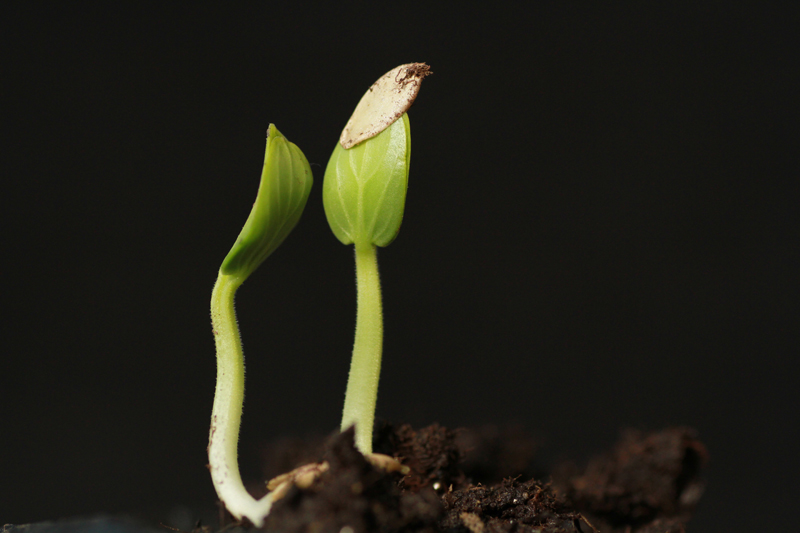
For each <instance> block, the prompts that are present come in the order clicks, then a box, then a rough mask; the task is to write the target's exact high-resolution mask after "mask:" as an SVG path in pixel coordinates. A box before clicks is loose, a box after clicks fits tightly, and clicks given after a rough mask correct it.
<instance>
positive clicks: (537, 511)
mask: <svg viewBox="0 0 800 533" xmlns="http://www.w3.org/2000/svg"><path fill="white" fill-rule="evenodd" d="M442 501H443V502H444V508H445V517H444V518H443V519H442V520H441V521H440V522H439V526H440V527H441V529H442V530H443V531H453V532H456V531H467V530H468V531H471V532H472V533H478V531H486V532H487V533H494V532H519V533H534V532H537V533H556V532H559V533H560V532H574V531H578V532H579V531H581V529H580V523H581V521H582V518H581V516H580V515H579V514H578V513H576V512H574V511H572V510H571V509H570V508H569V507H568V506H567V505H565V504H564V503H563V502H561V501H559V500H558V499H557V498H556V496H555V494H554V493H553V492H552V491H551V490H550V488H549V487H548V486H547V485H543V484H541V483H539V482H537V481H535V480H530V481H526V482H524V483H520V482H518V481H517V480H513V479H506V480H503V481H502V482H501V483H500V484H499V485H496V486H493V487H484V486H481V485H478V486H476V487H470V488H467V489H462V490H456V491H450V492H447V493H446V494H445V495H444V496H443V497H442ZM587 526H588V524H584V527H587ZM586 531H590V529H588V527H587V529H586Z"/></svg>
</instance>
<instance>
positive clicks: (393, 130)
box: [322, 63, 430, 455]
mask: <svg viewBox="0 0 800 533" xmlns="http://www.w3.org/2000/svg"><path fill="white" fill-rule="evenodd" d="M428 74H430V71H429V67H428V65H426V64H424V63H410V64H406V65H400V66H399V67H397V68H395V69H393V70H391V71H389V72H388V73H386V74H385V75H384V76H382V77H381V78H380V79H379V80H378V81H377V82H375V84H373V86H372V87H370V89H369V90H368V91H367V92H366V94H365V95H364V97H363V98H362V99H361V101H360V102H359V104H358V106H357V107H356V110H355V111H354V113H353V116H352V117H351V118H350V120H349V121H348V123H347V125H346V126H345V128H344V131H343V132H342V136H341V138H340V141H339V143H337V145H336V148H335V149H334V151H333V155H331V158H330V161H329V162H328V167H327V169H326V170H325V178H324V182H323V186H322V202H323V206H324V207H325V215H326V216H327V219H328V224H329V225H330V227H331V230H333V234H334V235H335V236H336V238H337V239H339V240H340V241H341V242H342V243H343V244H354V245H355V256H356V285H357V315H356V333H355V342H354V344H353V357H352V360H351V363H350V375H349V377H348V381H347V392H346V394H345V401H344V412H343V414H342V424H341V428H342V430H345V429H347V428H349V427H350V426H352V425H355V443H356V447H357V448H358V449H359V450H360V451H361V453H363V454H365V455H369V454H371V453H372V429H373V424H374V418H375V405H376V402H377V398H378V379H379V377H380V370H381V357H382V351H383V311H382V302H381V285H380V277H379V275H378V257H377V247H378V246H381V247H383V246H388V245H389V244H390V243H391V242H392V241H393V240H394V239H395V237H397V234H398V232H399V231H400V224H401V223H402V221H403V211H404V209H405V200H406V190H407V188H408V171H409V164H410V158H411V135H410V126H409V121H408V115H407V114H406V110H407V109H408V108H409V107H410V106H411V104H412V103H413V102H414V99H415V98H416V96H417V93H418V92H419V86H420V83H421V82H422V80H423V79H424V78H425V76H427V75H428Z"/></svg>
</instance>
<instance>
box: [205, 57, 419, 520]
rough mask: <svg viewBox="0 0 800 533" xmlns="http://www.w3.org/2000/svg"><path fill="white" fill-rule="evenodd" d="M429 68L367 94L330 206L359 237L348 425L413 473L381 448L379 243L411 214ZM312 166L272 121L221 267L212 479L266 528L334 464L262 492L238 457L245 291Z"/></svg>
mask: <svg viewBox="0 0 800 533" xmlns="http://www.w3.org/2000/svg"><path fill="white" fill-rule="evenodd" d="M428 74H429V70H428V66H427V65H425V64H424V63H411V64H408V65H401V66H399V67H397V68H395V69H393V70H391V71H389V72H388V73H387V74H385V75H384V76H383V77H381V79H379V80H378V81H377V82H376V83H375V84H374V85H373V86H372V87H371V88H370V90H369V91H367V94H365V95H364V97H363V98H362V99H361V101H360V102H359V104H358V106H357V107H356V110H355V112H354V113H353V116H352V118H351V119H350V121H349V122H348V123H347V126H345V129H344V131H343V132H342V136H341V139H340V142H339V143H338V144H337V145H336V148H335V149H334V152H333V155H332V156H331V159H330V162H329V163H328V168H327V169H326V171H325V182H324V186H323V193H322V194H323V204H324V207H325V213H326V215H327V218H328V223H329V224H330V226H331V229H332V230H333V233H334V235H336V237H337V238H338V239H339V240H340V241H342V242H343V243H344V244H355V254H356V277H357V282H358V314H357V318H356V337H355V344H354V347H353V359H352V363H351V367H350V377H349V379H348V383H347V393H346V397H345V406H344V413H343V418H342V429H346V428H348V427H349V426H351V425H353V424H355V426H356V446H357V447H358V448H359V449H360V450H361V452H362V453H363V454H365V455H366V456H367V458H368V459H369V460H370V461H371V462H372V463H373V464H374V465H375V466H376V467H378V468H381V469H383V470H387V471H401V472H407V471H408V469H407V467H403V466H402V465H400V463H399V462H397V461H396V460H395V459H393V458H391V457H387V456H382V455H380V454H373V453H372V427H373V419H374V416H375V403H376V399H377V394H378V377H379V374H380V366H381V351H382V345H383V316H382V310H381V288H380V280H379V278H378V263H377V255H376V247H377V246H387V245H388V244H389V243H391V242H392V241H393V240H394V238H395V237H396V236H397V233H398V231H399V230H400V224H401V222H402V220H403V210H404V208H405V197H406V188H407V185H408V168H409V162H410V154H411V144H410V142H411V141H410V134H409V122H408V116H406V111H407V110H408V108H409V107H410V106H411V104H412V103H413V101H414V99H415V98H416V95H417V93H418V92H419V85H420V83H421V82H422V80H423V79H424V78H425V76H427V75H428ZM311 182H312V177H311V169H310V168H309V164H308V161H307V160H306V158H305V156H304V155H303V153H302V152H301V151H300V149H299V148H297V146H295V145H294V144H292V143H290V142H289V141H287V140H286V138H285V137H283V135H281V134H280V133H279V132H278V130H277V129H275V126H273V125H270V127H269V132H268V135H267V148H266V154H265V157H264V169H263V171H262V174H261V185H260V186H259V189H258V196H257V198H256V202H255V204H254V205H253V210H252V211H251V212H250V216H249V217H248V219H247V222H246V223H245V225H244V228H243V229H242V232H241V233H240V234H239V237H238V238H237V239H236V243H235V244H234V245H233V248H231V251H230V252H229V253H228V255H227V257H225V260H224V261H223V262H222V266H221V267H220V270H219V276H218V277H217V282H216V284H215V285H214V290H213V293H212V295H211V322H212V326H213V330H214V338H215V341H216V347H217V386H216V393H215V395H214V407H213V411H212V415H211V430H210V433H209V439H208V441H209V442H208V459H209V468H210V470H211V478H212V481H213V482H214V487H215V489H216V491H217V495H218V496H219V498H220V500H222V501H223V502H224V504H225V507H226V508H227V509H228V511H230V513H231V514H232V515H233V516H235V517H236V518H238V519H240V520H241V519H242V518H247V519H249V520H250V521H251V522H252V523H253V524H254V525H256V526H257V527H261V526H262V525H263V523H264V519H265V518H266V516H267V515H268V514H269V512H270V510H271V508H272V504H273V502H274V501H276V500H277V499H279V498H281V497H282V496H283V495H284V494H285V493H286V492H287V491H288V488H289V487H290V485H291V484H295V485H298V486H307V485H308V484H310V483H311V482H313V480H314V479H315V478H316V477H317V476H319V475H320V474H321V473H322V472H325V471H326V470H327V469H328V465H327V463H319V464H311V465H305V466H302V467H300V468H298V469H296V470H294V471H292V472H289V473H287V474H283V475H281V476H278V477H277V478H275V479H273V480H271V481H270V482H269V483H268V485H267V488H268V489H269V490H271V491H272V492H270V493H268V494H267V495H266V496H264V497H263V498H261V499H260V500H256V499H255V498H253V497H252V496H250V494H249V493H248V492H247V490H246V489H245V488H244V485H243V484H242V479H241V475H240V474H239V466H238V459H237V444H238V439H239V425H240V422H241V416H242V402H243V400H244V355H243V353H242V344H241V338H240V335H239V328H238V326H237V323H236V313H235V311H234V308H233V301H234V296H235V294H236V290H237V289H238V288H239V287H240V286H241V284H242V283H243V282H244V281H245V280H246V279H247V278H248V277H249V276H250V274H252V273H253V272H254V271H255V270H256V269H257V268H258V267H259V265H261V263H262V262H263V261H264V260H265V259H266V258H267V257H268V256H269V255H270V254H271V253H272V252H274V251H275V249H276V248H277V247H278V246H279V245H280V244H281V243H282V242H283V240H284V239H285V238H286V237H287V235H288V234H289V233H290V232H291V231H292V229H293V228H294V226H295V225H296V224H297V221H298V220H299V219H300V215H301V214H302V212H303V209H304V208H305V205H306V201H307V199H308V194H309V191H310V189H311Z"/></svg>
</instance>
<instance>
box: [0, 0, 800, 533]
mask: <svg viewBox="0 0 800 533" xmlns="http://www.w3.org/2000/svg"><path fill="white" fill-rule="evenodd" d="M439 5H440V4H439V3H436V2H426V3H420V4H415V3H392V4H386V5H385V6H384V7H379V6H378V4H377V3H375V2H351V3H344V4H342V3H330V4H329V5H326V6H323V7H320V6H319V5H312V4H310V3H308V4H302V3H292V2H283V3H272V2H264V3H262V4H260V5H256V4H250V5H249V7H241V6H239V7H215V8H207V7H200V6H196V5H191V4H189V3H185V4H183V5H178V4H177V3H176V4H170V5H166V6H165V5H162V6H160V7H146V6H136V7H119V6H118V5H116V4H115V5H114V6H110V5H108V4H106V3H96V4H88V3H87V4H83V5H82V6H80V7H65V6H62V7H58V8H55V9H53V8H48V9H44V8H37V7H36V6H35V5H34V4H25V6H26V7H24V8H13V7H7V6H6V7H3V8H2V10H3V13H2V23H1V24H2V26H3V30H2V40H3V43H2V61H3V68H2V82H1V83H2V91H3V106H2V116H3V118H2V130H3V132H2V133H3V147H2V154H3V156H2V169H1V171H2V182H1V183H2V190H1V192H0V194H1V195H0V198H1V200H0V201H2V243H3V246H2V267H0V272H2V274H3V278H4V283H3V289H2V291H0V294H2V322H0V328H2V330H1V332H2V340H3V343H2V346H3V356H2V363H0V369H1V370H0V423H1V424H2V437H0V523H4V522H12V523H24V522H30V521H38V520H45V519H55V518H59V517H65V516H77V515H89V514H92V513H97V512H109V513H130V514H134V515H139V516H143V517H145V518H147V519H148V520H153V521H157V520H161V521H165V522H169V521H170V520H173V521H174V520H176V519H175V518H174V517H175V516H176V513H177V515H180V516H200V514H201V513H202V512H203V511H204V510H207V509H213V505H214V501H215V495H214V491H213V487H212V484H211V480H210V477H209V475H208V472H207V470H206V468H205V464H206V456H205V451H206V450H205V448H206V441H207V432H208V423H209V416H210V411H211V403H212V397H213V390H214V375H215V374H214V373H215V359H214V347H213V339H212V336H211V332H210V325H209V315H208V302H209V297H210V294H211V287H212V284H213V283H214V279H215V277H216V272H217V269H218V267H219V265H220V263H221V261H222V259H223V257H224V256H225V254H226V253H227V251H228V249H229V248H230V246H231V245H232V244H233V242H234V240H235V238H236V235H237V234H238V232H239V230H240V228H241V226H242V224H243V223H244V221H245V219H246V217H247V214H248V212H249V209H250V206H251V204H252V201H253V199H254V198H255V193H256V188H257V185H258V179H259V175H260V169H261V164H262V158H263V149H264V138H265V132H266V129H267V126H268V124H269V123H270V122H273V123H275V124H276V125H277V126H278V128H279V129H280V130H281V131H282V132H283V133H284V134H285V135H286V136H287V137H288V138H289V139H290V140H292V141H293V142H295V143H296V144H298V145H299V146H300V147H301V149H302V150H303V151H304V152H305V154H306V156H307V157H308V159H309V161H310V162H311V163H312V168H313V170H314V177H315V184H314V188H313V190H312V192H311V196H310V199H309V202H308V206H307V209H306V212H305V215H304V217H303V219H302V220H301V222H300V224H299V225H298V227H297V228H296V229H295V231H294V233H293V234H292V235H291V236H290V237H289V239H288V240H287V241H286V242H285V243H284V245H283V246H282V248H281V249H280V250H279V251H278V252H277V253H276V254H275V255H274V256H273V257H272V258H271V259H269V260H268V262H267V263H265V264H264V266H262V267H261V269H260V270H259V271H258V272H257V273H256V274H255V275H254V276H253V277H252V278H251V279H250V280H248V282H247V283H246V284H245V285H244V287H243V288H242V290H241V291H240V295H239V298H238V300H237V302H238V307H237V308H238V311H239V319H240V325H241V327H242V334H243V338H244V345H245V353H246V354H247V356H248V359H247V363H248V374H247V396H246V401H245V412H244V419H243V432H242V437H241V443H240V455H241V464H242V469H243V475H244V477H245V478H247V479H257V478H258V476H259V466H258V464H259V452H258V449H259V445H260V444H261V443H263V442H265V441H268V440H270V439H272V438H275V437H277V436H279V435H285V434H293V435H306V434H312V433H327V432H330V431H332V430H334V429H335V428H336V427H337V426H338V423H339V416H340V409H341V405H342V400H343V394H344V388H345V381H346V377H347V370H348V365H349V352H350V346H351V342H352V335H353V325H354V316H355V293H354V270H353V264H352V250H351V249H350V248H346V247H344V246H342V245H341V244H340V243H339V242H338V241H337V240H336V239H335V238H334V237H333V235H332V234H331V232H330V230H329V228H328V227H327V223H326V221H325V217H324V213H323V210H322V202H321V193H320V191H321V183H322V175H323V171H324V168H325V165H326V163H327V160H328V157H329V156H330V153H331V152H332V150H333V147H334V143H335V142H336V140H337V138H338V135H339V133H340V131H341V129H342V127H343V126H344V123H345V122H346V121H347V119H348V117H349V116H350V113H351V112H352V110H353V108H354V107H355V105H356V103H357V102H358V100H359V98H360V97H361V95H362V94H363V92H364V91H365V90H366V89H367V88H368V87H369V85H370V84H371V83H372V82H373V81H375V80H376V79H377V78H378V77H379V76H380V75H382V74H383V73H384V72H386V71H388V70H389V69H391V68H393V67H395V66H396V65H398V64H401V63H407V62H412V61H426V62H428V63H429V64H431V66H432V70H433V71H434V72H435V74H434V75H433V76H432V77H430V78H428V79H427V80H426V81H425V83H424V85H423V89H422V92H421V93H420V96H419V98H418V100H417V103H416V104H415V105H414V107H413V108H412V110H411V112H410V118H411V124H412V138H413V142H412V146H413V157H412V170H411V176H410V182H409V183H410V185H409V191H408V202H407V206H406V217H405V221H404V225H403V229H402V230H401V232H400V235H399V237H398V239H397V240H396V241H395V242H394V243H393V244H392V245H391V246H390V247H388V248H387V249H385V250H383V251H382V252H381V254H380V262H381V263H380V264H381V273H382V278H383V283H384V305H385V310H386V314H385V320H386V338H385V353H384V367H383V374H382V376H383V377H382V382H381V390H380V395H379V402H378V414H379V415H380V416H383V417H385V418H390V419H392V420H394V421H398V422H400V421H408V422H411V423H413V424H417V425H426V424H429V423H431V422H434V421H437V422H440V423H442V424H446V425H448V426H452V427H457V426H474V425H480V424H485V423H506V422H515V421H517V422H522V423H524V424H525V425H526V426H527V427H528V429H529V430H531V431H532V432H534V433H535V434H537V435H539V436H541V437H542V439H543V443H544V449H543V451H542V454H543V455H542V458H543V459H544V458H547V457H551V458H556V457H573V458H577V459H583V458H585V457H586V456H587V455H588V454H590V453H591V452H593V451H599V450H602V449H604V448H606V447H608V446H610V445H611V444H612V443H613V441H614V440H615V438H616V436H617V434H618V432H619V430H621V429H622V428H624V427H636V428H642V429H657V428H660V427H663V426H665V425H669V424H680V425H689V426H692V427H694V428H696V429H697V430H698V431H699V435H700V437H701V439H703V441H704V442H705V443H706V444H707V446H708V449H709V451H710V454H711V460H710V463H709V465H708V469H707V477H708V480H709V485H708V489H707V492H706V495H705V497H704V499H703V500H702V501H701V505H700V507H699V509H698V512H697V515H696V519H695V521H694V522H693V524H692V526H693V527H692V528H691V529H692V530H693V531H734V530H735V531H759V530H760V531H766V530H778V529H780V528H781V527H782V528H783V529H784V530H788V529H790V528H791V526H792V525H796V520H795V519H793V518H792V515H793V514H794V510H795V509H796V508H797V507H796V506H797V501H798V500H799V499H800V489H799V488H798V487H800V485H798V483H797V479H796V478H797V475H798V473H800V459H798V451H797V443H798V421H797V416H798V405H799V403H800V402H798V393H797V391H796V381H797V377H798V362H797V361H798V353H799V351H798V343H797V340H798V339H797V331H798V327H799V326H800V312H799V311H798V309H799V308H798V305H797V300H798V296H799V295H798V284H797V272H798V267H799V266H800V261H798V259H800V258H799V257H798V255H799V254H798V244H797V243H798V234H797V219H796V209H797V205H798V194H797V192H798V190H797V189H798V186H797V178H798V169H800V165H798V162H799V161H800V157H799V155H798V134H799V133H800V132H798V124H799V123H800V122H798V118H800V117H798V105H797V95H798V92H797V86H796V85H795V82H796V81H797V73H798V62H797V47H796V44H797V43H796V34H797V27H798V24H797V18H795V17H794V16H793V14H791V13H786V12H777V11H776V10H775V9H774V8H769V7H755V6H753V7H750V6H745V5H742V4H738V3H735V2H733V3H731V2H700V3H696V2H686V3H680V2H678V3H669V4H668V6H661V7H654V6H653V5H650V6H649V7H641V6H638V4H636V5H634V6H626V7H614V8H611V7H587V6H584V5H581V4H576V3H557V5H555V6H553V5H548V6H539V7H534V6H531V5H530V4H528V3H523V2H520V3H516V4H515V3H504V2H491V3H485V4H483V6H484V7H481V8H471V7H467V6H466V5H461V4H459V6H458V7H455V8H445V7H443V6H442V7H436V6H439ZM637 6H638V7H637ZM181 513H182V514H181Z"/></svg>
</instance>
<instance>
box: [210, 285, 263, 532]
mask: <svg viewBox="0 0 800 533" xmlns="http://www.w3.org/2000/svg"><path fill="white" fill-rule="evenodd" d="M242 281H243V280H242V279H241V278H239V277H238V276H227V275H224V274H222V273H220V274H219V277H218V278H217V283H216V284H215V285H214V291H213V292H212V293H211V325H212V327H213V331H214V339H215V341H216V344H217V387H216V392H215V393H214V407H213V410H212V412H211V431H210V432H209V436H208V461H209V468H210V470H211V479H212V481H213V482H214V488H215V489H216V491H217V495H218V496H219V499H220V500H222V502H223V503H224V504H225V507H226V508H227V509H228V511H230V513H231V514H232V515H233V516H235V517H236V518H238V519H240V520H241V519H242V518H243V517H245V518H248V519H249V520H250V521H251V522H252V523H253V524H255V525H256V526H257V527H260V526H261V525H262V524H263V522H264V518H265V517H266V516H267V515H268V514H269V511H270V508H271V507H272V496H271V493H270V494H267V495H266V496H264V497H263V498H262V499H260V500H256V499H255V498H253V497H252V496H251V495H250V494H249V493H248V492H247V490H246V489H245V488H244V485H243V484H242V478H241V475H240V474H239V462H238V457H237V445H238V443H239V424H240V423H241V419H242V402H243V401H244V353H243V352H242V341H241V339H240V336H239V326H238V325H237V324H236V312H235V311H234V308H233V298H234V295H235V294H236V290H237V289H238V288H239V286H240V285H241V284H242Z"/></svg>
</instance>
